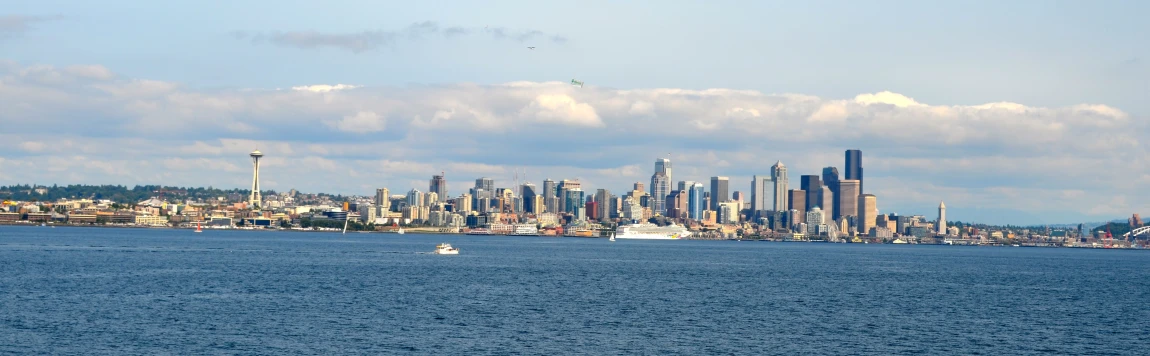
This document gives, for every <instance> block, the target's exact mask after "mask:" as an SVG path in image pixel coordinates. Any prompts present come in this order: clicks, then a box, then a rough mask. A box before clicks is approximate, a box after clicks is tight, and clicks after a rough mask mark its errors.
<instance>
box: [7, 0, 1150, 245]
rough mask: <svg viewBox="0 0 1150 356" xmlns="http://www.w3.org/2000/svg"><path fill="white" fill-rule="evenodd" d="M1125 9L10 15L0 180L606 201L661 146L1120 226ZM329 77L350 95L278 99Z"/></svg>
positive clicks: (1135, 17) (340, 8)
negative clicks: (500, 187) (600, 190)
mask: <svg viewBox="0 0 1150 356" xmlns="http://www.w3.org/2000/svg"><path fill="white" fill-rule="evenodd" d="M1146 13H1150V5H1148V4H1147V3H1144V2H1133V1H1099V2H1071V1H1010V2H1001V1H930V2H923V1H869V2H863V1H804V2H770V1H712V2H687V1H631V2H626V3H621V2H606V1H602V2H599V1H583V2H536V1H502V2H465V1H454V2H452V1H446V2H435V3H432V2H382V1H325V2H311V1H235V2H227V3H225V2H219V3H214V4H207V5H205V4H204V3H203V2H197V1H164V2H139V1H102V2H87V1H9V2H6V3H5V6H4V7H3V9H2V10H0V61H2V62H0V64H3V63H7V64H6V65H0V90H3V89H4V88H8V89H9V90H11V91H10V92H7V95H8V96H7V97H6V99H0V102H3V101H5V100H6V101H7V102H6V103H5V104H8V106H6V107H8V108H12V109H9V110H4V112H0V122H3V123H5V124H6V125H8V127H9V128H10V130H8V131H7V132H6V133H5V132H0V138H3V139H4V140H5V141H7V142H13V143H15V144H16V145H18V147H22V149H21V150H17V151H15V152H11V153H5V155H4V156H0V157H3V159H2V160H0V171H2V173H0V184H4V183H28V182H31V181H34V182H45V183H124V184H133V183H158V182H157V180H164V182H168V181H169V180H170V181H171V183H173V184H186V185H200V183H199V182H208V183H207V184H214V185H216V186H243V185H244V184H245V182H246V179H245V178H244V177H245V169H244V164H245V161H244V160H243V156H242V152H246V151H249V150H251V149H252V148H249V147H251V146H261V150H264V151H265V152H267V153H268V155H269V157H274V156H276V155H277V153H278V154H279V156H280V157H282V158H283V161H282V162H280V163H279V164H280V166H278V167H277V165H276V163H273V164H271V165H269V167H268V169H269V170H270V171H269V172H267V173H265V174H263V176H264V177H267V178H265V179H268V180H269V182H268V183H267V184H265V186H267V187H270V188H274V189H290V188H293V187H294V188H298V189H304V190H324V191H338V192H342V193H362V194H366V193H370V192H371V187H374V186H388V187H390V188H391V189H392V190H393V191H397V190H406V189H409V188H410V187H413V186H414V187H418V188H420V189H426V180H427V178H429V176H430V175H431V174H432V173H435V172H438V171H441V170H448V169H449V168H451V169H454V170H456V172H457V173H453V172H448V175H449V180H450V177H453V174H456V175H458V176H461V177H460V178H459V179H458V180H454V181H457V182H466V181H470V180H473V179H474V177H476V176H479V175H488V176H493V177H495V178H497V179H503V180H506V181H509V180H510V177H511V175H512V173H511V170H512V169H513V168H514V167H523V168H526V169H527V170H528V172H529V175H531V176H533V179H534V180H542V178H543V177H538V175H545V174H546V175H547V176H549V177H551V178H564V177H579V178H581V179H583V180H584V181H586V182H589V183H591V184H592V185H596V186H597V187H598V186H603V187H608V188H610V189H612V190H616V191H622V190H623V189H624V188H625V187H626V186H627V183H628V182H633V181H636V180H637V181H646V180H648V179H649V174H650V170H651V169H653V167H652V165H653V161H654V158H656V157H657V156H659V155H663V154H665V153H666V152H672V159H673V160H676V162H677V164H676V166H677V171H678V172H682V174H684V176H682V177H681V178H680V177H675V178H674V179H675V180H684V179H689V180H705V179H706V177H708V176H711V175H720V174H721V175H728V176H732V179H734V180H736V181H737V180H739V179H743V180H747V182H748V183H747V184H749V177H750V175H753V174H761V173H763V172H766V171H767V167H769V165H770V164H773V163H774V161H775V160H779V159H781V160H783V161H784V162H785V163H787V164H788V165H790V166H791V167H793V168H792V170H791V172H792V174H794V175H795V176H796V177H793V178H792V181H795V182H797V175H798V174H800V173H803V172H806V171H809V172H811V173H816V172H818V171H819V168H820V167H822V166H826V165H835V166H840V170H841V165H842V151H843V150H845V149H848V148H860V149H863V150H864V167H866V168H867V178H868V182H867V187H868V190H869V187H875V189H876V191H874V193H876V194H879V207H880V210H882V211H883V212H900V213H904V214H906V213H923V214H927V215H931V214H933V213H931V212H932V211H933V206H935V205H937V201H938V200H944V199H945V200H946V201H947V206H948V207H949V208H950V211H951V212H950V215H951V218H953V219H961V220H982V221H991V222H1015V223H1045V222H1068V221H1079V220H1086V219H1096V218H1109V217H1115V216H1124V215H1128V214H1130V213H1133V212H1138V211H1140V209H1141V211H1145V208H1146V204H1142V203H1139V202H1140V201H1145V200H1146V199H1142V198H1144V197H1143V195H1145V194H1143V193H1140V192H1138V190H1139V189H1138V188H1139V187H1140V185H1139V184H1140V183H1141V182H1142V181H1143V180H1150V178H1148V177H1150V172H1148V171H1147V170H1145V169H1143V168H1141V167H1136V166H1137V163H1139V162H1142V161H1144V158H1143V157H1145V149H1143V148H1142V147H1141V145H1139V144H1137V142H1138V139H1139V136H1141V135H1140V134H1142V133H1144V132H1145V118H1146V117H1147V115H1148V114H1150V101H1147V100H1146V98H1147V97H1150V63H1148V61H1150V25H1147V24H1146V22H1145V21H1143V20H1142V19H1141V18H1140V16H1141V15H1142V14H1146ZM413 24H421V25H413ZM527 46H534V47H536V49H535V50H533V51H531V50H527V49H526V47H527ZM81 66H86V67H81ZM571 78H578V79H580V80H583V81H585V82H586V83H587V84H588V85H587V87H585V88H582V89H581V90H580V91H575V88H571V87H568V86H566V85H564V84H562V83H561V82H566V81H568V80H570V79H571ZM335 84H348V85H354V86H359V87H358V88H355V89H346V90H336V91H328V92H317V91H316V90H319V89H315V88H319V87H314V88H310V89H308V90H292V89H290V88H292V87H302V86H310V85H335ZM277 88H278V89H282V90H280V91H276V90H275V89H277ZM661 89H665V90H661ZM708 89H715V90H711V91H708ZM884 92H890V95H885V94H881V93H884ZM876 94H878V95H876ZM868 95H869V96H868ZM875 98H877V99H875ZM994 103H1000V104H994ZM1001 103H1009V104H1001ZM986 104H992V105H989V106H987V105H986ZM29 117H35V118H38V119H39V122H40V123H43V122H51V123H55V124H57V125H54V126H51V129H49V128H48V127H45V126H44V125H32V124H29V123H28V118H29ZM796 127H801V129H799V128H796ZM476 132H483V134H482V135H476ZM155 147H165V149H155ZM263 147H269V148H271V147H282V148H283V149H282V150H280V152H276V151H275V150H274V149H271V150H269V149H265V148H263ZM573 152H579V154H577V155H576V154H573ZM237 154H239V158H235V159H233V158H234V157H233V156H236V155H237ZM47 162H54V163H53V164H54V166H53V167H57V168H55V171H53V170H50V169H48V168H47V166H46V165H47ZM219 162H226V164H227V165H230V166H227V167H226V169H221V168H219V167H217V166H213V164H219ZM792 162H793V163H792ZM200 164H202V165H203V168H195V167H200V166H199V165H200ZM305 164H312V165H319V166H322V167H326V168H325V169H318V170H317V169H303V168H300V167H301V166H303V165H305ZM61 167H62V168H61ZM213 167H214V168H213ZM679 167H681V168H679ZM692 167H693V168H692ZM180 169H186V170H187V171H180ZM204 169H209V170H212V169H214V170H216V171H218V172H216V173H215V174H207V173H204V172H203V170H204ZM158 172H166V174H169V176H164V175H163V174H164V173H158ZM219 172H226V173H224V174H220V173H219ZM532 172H538V173H536V174H532ZM276 173H279V174H280V177H282V178H279V179H277V178H274V177H276ZM289 176H290V177H293V178H294V179H288V178H287V177H289ZM744 176H745V177H744ZM204 185H206V184H204ZM463 185H465V183H460V185H458V186H457V187H458V189H453V192H460V191H462V190H463V189H464V187H463ZM908 189H909V190H912V191H913V193H912V192H907V191H906V190H908ZM732 190H734V188H732ZM742 190H748V189H742Z"/></svg>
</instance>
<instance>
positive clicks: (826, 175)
mask: <svg viewBox="0 0 1150 356" xmlns="http://www.w3.org/2000/svg"><path fill="white" fill-rule="evenodd" d="M823 187H828V188H830V189H831V196H830V199H831V200H834V199H835V197H838V196H839V169H838V168H835V167H823ZM823 199H824V200H825V199H828V197H823ZM822 207H823V210H830V215H831V216H832V217H833V219H835V220H837V219H838V218H839V209H838V206H837V205H836V206H834V207H832V206H830V205H825V204H824V205H822Z"/></svg>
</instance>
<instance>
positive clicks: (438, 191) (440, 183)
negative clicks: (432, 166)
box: [427, 173, 447, 203]
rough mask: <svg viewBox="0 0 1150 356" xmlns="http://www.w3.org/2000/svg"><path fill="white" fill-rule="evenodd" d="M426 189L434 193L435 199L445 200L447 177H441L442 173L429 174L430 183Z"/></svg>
mask: <svg viewBox="0 0 1150 356" xmlns="http://www.w3.org/2000/svg"><path fill="white" fill-rule="evenodd" d="M427 191H428V192H431V193H435V195H436V198H435V199H436V201H439V202H445V201H447V178H444V177H443V173H440V174H436V175H433V176H431V184H430V185H429V186H428V188H427ZM429 203H430V202H429Z"/></svg>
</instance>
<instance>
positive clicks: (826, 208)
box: [819, 182, 838, 222]
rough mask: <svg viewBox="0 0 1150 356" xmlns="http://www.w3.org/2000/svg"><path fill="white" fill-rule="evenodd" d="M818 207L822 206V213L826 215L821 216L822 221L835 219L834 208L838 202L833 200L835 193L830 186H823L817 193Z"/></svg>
mask: <svg viewBox="0 0 1150 356" xmlns="http://www.w3.org/2000/svg"><path fill="white" fill-rule="evenodd" d="M836 184H837V182H836ZM819 207H821V208H823V214H824V215H826V217H824V218H823V221H824V222H830V221H835V217H834V210H835V208H837V207H838V204H837V202H835V193H834V192H832V191H831V187H828V186H825V185H824V186H823V188H822V191H821V192H820V194H819Z"/></svg>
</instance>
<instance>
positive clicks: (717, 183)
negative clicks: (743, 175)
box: [711, 177, 731, 211]
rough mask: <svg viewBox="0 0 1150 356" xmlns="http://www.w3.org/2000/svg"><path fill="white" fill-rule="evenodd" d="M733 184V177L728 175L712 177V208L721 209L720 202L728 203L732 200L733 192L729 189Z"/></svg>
mask: <svg viewBox="0 0 1150 356" xmlns="http://www.w3.org/2000/svg"><path fill="white" fill-rule="evenodd" d="M730 185H731V179H730V178H727V177H711V209H712V210H716V211H718V210H719V203H726V202H729V201H731V193H730V191H729V190H728V189H729V188H730Z"/></svg>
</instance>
